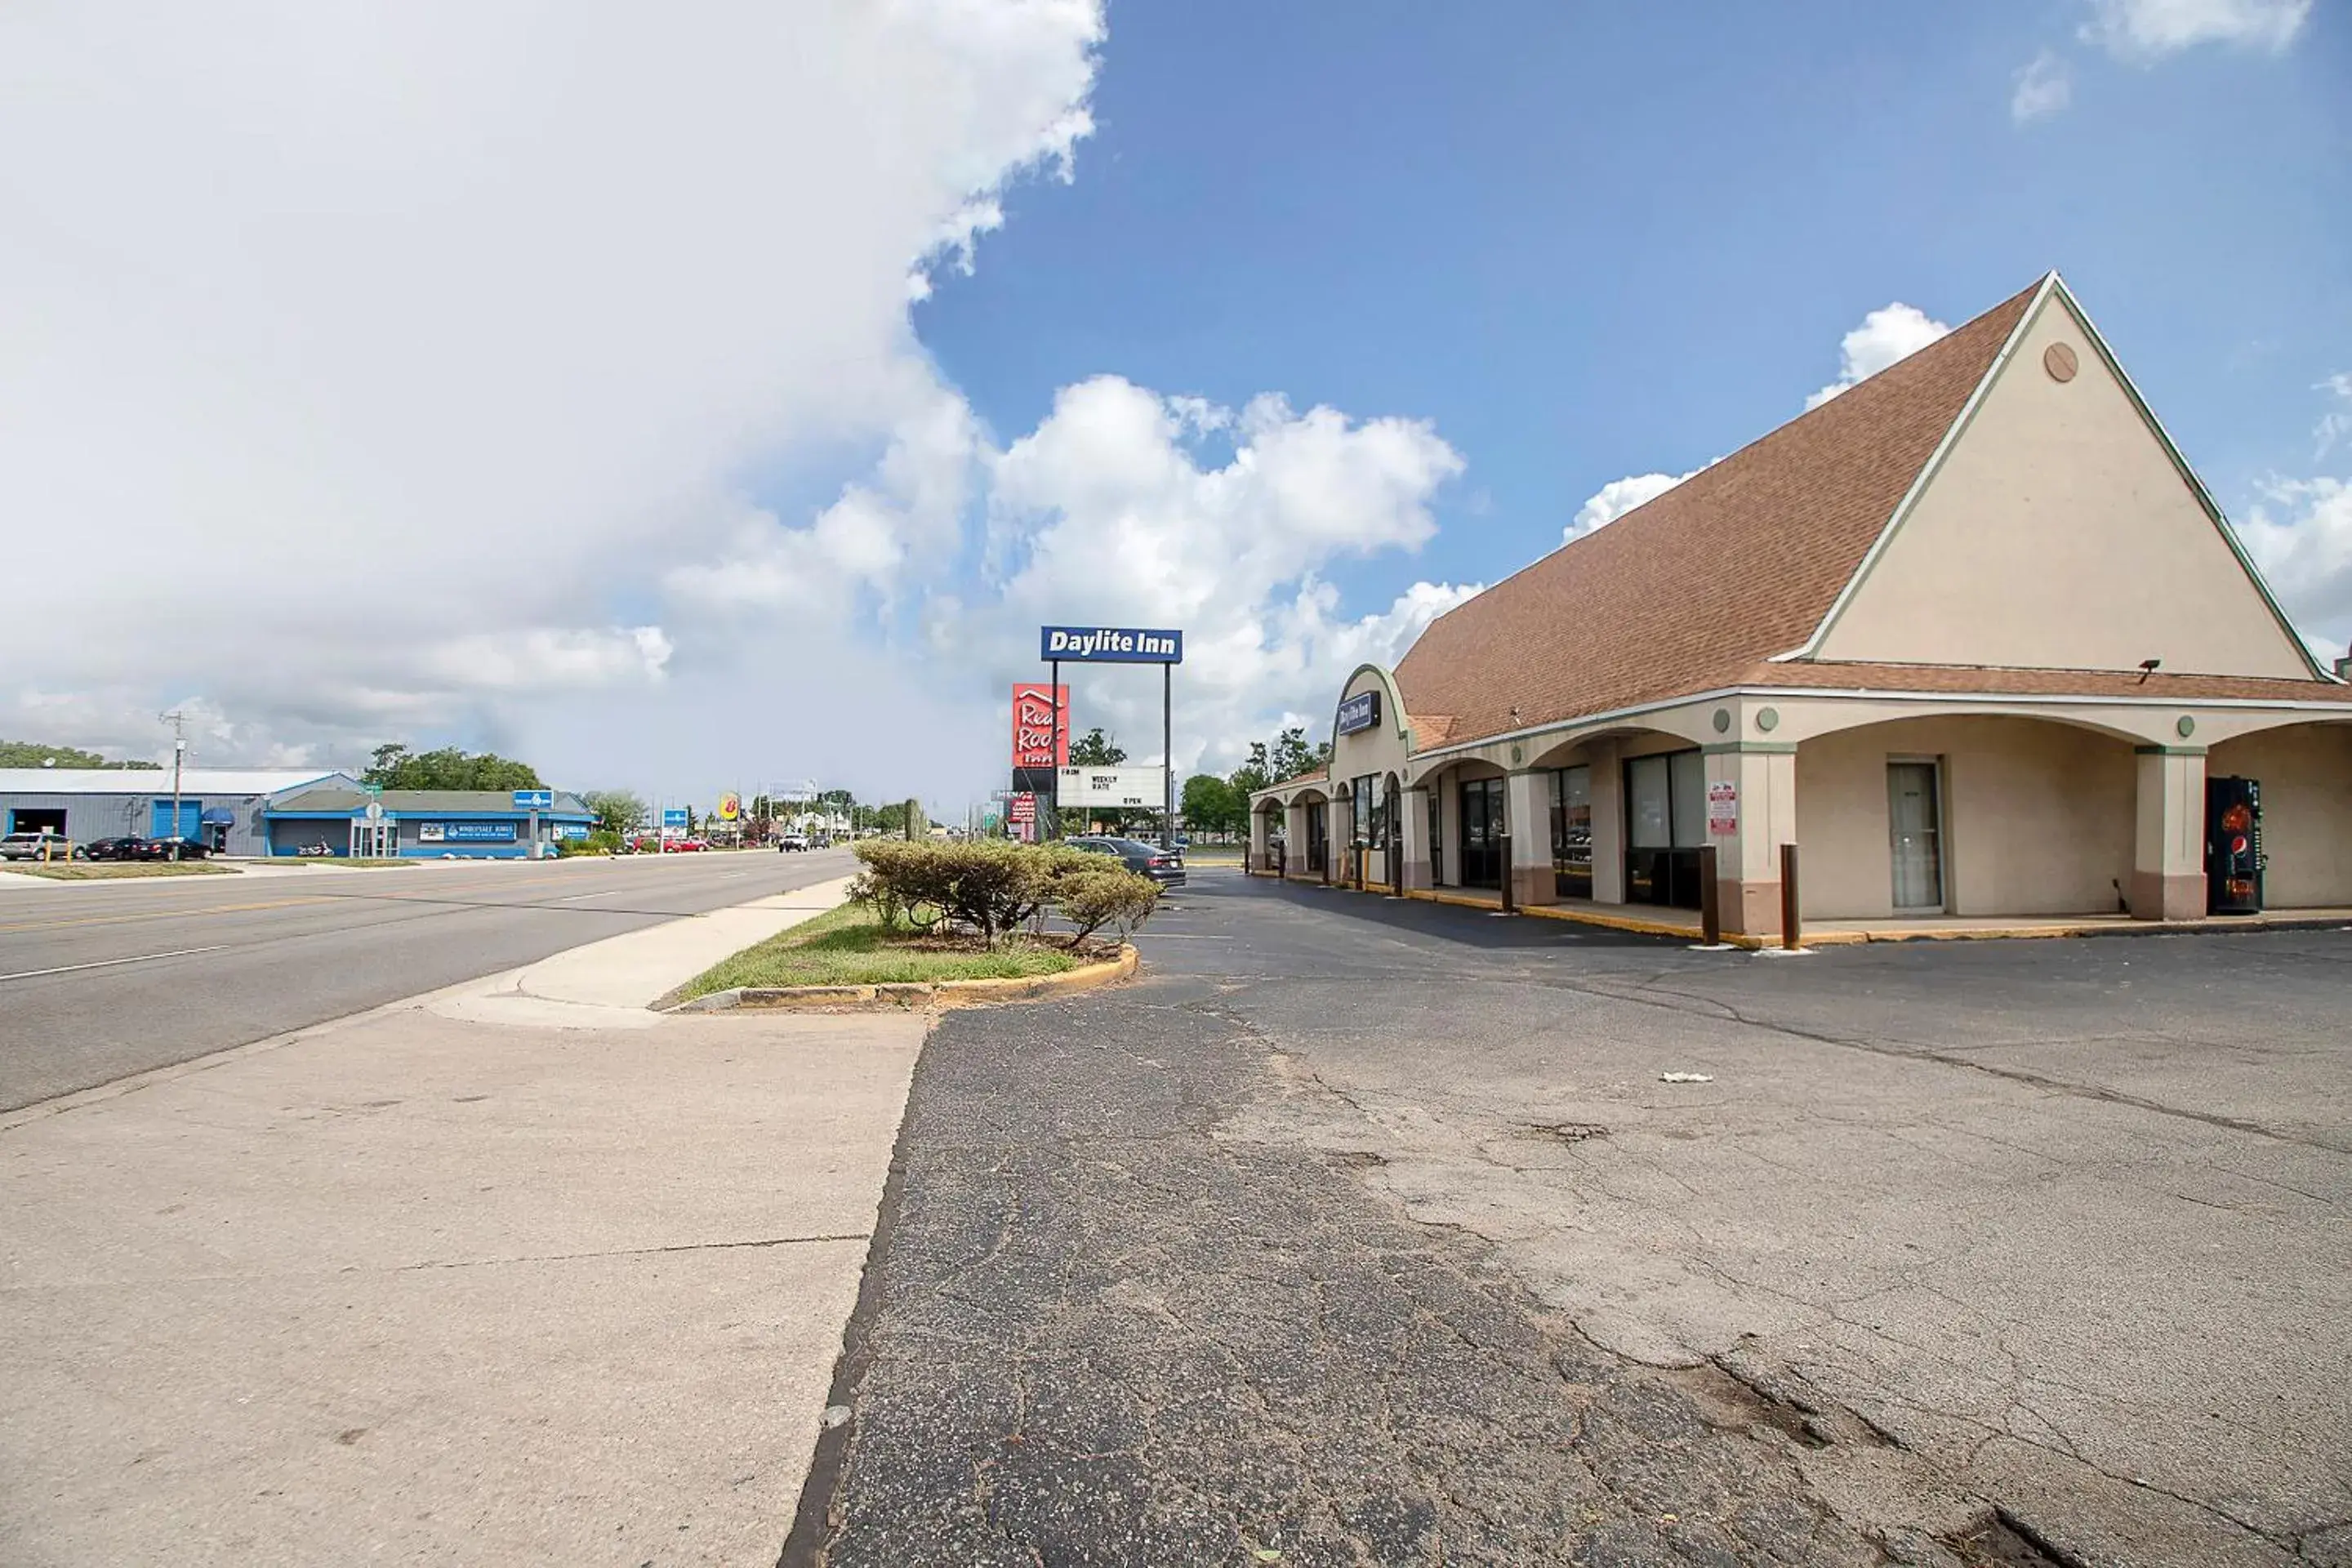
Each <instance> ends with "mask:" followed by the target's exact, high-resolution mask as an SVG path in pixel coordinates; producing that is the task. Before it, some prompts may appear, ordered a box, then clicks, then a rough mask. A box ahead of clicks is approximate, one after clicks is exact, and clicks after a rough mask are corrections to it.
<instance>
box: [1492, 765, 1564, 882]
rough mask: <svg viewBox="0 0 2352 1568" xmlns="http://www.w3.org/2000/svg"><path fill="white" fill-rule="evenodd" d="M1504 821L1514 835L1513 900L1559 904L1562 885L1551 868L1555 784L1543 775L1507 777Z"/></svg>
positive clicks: (1508, 872)
mask: <svg viewBox="0 0 2352 1568" xmlns="http://www.w3.org/2000/svg"><path fill="white" fill-rule="evenodd" d="M1503 822H1504V825H1505V826H1507V828H1508V829H1509V830H1510V835H1511V863H1510V865H1509V867H1508V868H1507V874H1508V875H1509V877H1510V879H1511V898H1512V900H1513V901H1514V902H1516V903H1517V904H1519V905H1520V906H1521V907H1525V906H1527V905H1528V904H1556V903H1558V902H1559V879H1557V878H1556V877H1555V876H1554V875H1553V872H1552V865H1551V785H1550V779H1549V774H1547V773H1510V774H1507V775H1506V776H1505V778H1504V780H1503Z"/></svg>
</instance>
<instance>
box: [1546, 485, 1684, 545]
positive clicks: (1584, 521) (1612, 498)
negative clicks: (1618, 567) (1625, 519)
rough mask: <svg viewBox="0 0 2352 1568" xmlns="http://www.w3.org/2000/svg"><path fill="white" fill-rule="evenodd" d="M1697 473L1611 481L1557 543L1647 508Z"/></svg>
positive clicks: (1589, 500)
mask: <svg viewBox="0 0 2352 1568" xmlns="http://www.w3.org/2000/svg"><path fill="white" fill-rule="evenodd" d="M1696 472H1698V470H1697V469H1696V468H1693V469H1692V470H1691V471H1690V474H1628V475H1627V476H1625V478H1623V479H1612V480H1610V481H1609V482H1608V483H1607V484H1605V485H1603V486H1601V488H1600V489H1597V490H1595V491H1593V492H1592V494H1591V495H1590V496H1588V497H1586V498H1585V501H1584V504H1583V505H1582V506H1580V507H1578V508H1577V509H1576V515H1575V516H1574V517H1572V518H1570V519H1569V522H1568V526H1567V527H1566V528H1564V529H1562V530H1561V531H1560V536H1559V537H1560V542H1562V543H1566V542H1569V541H1570V540H1573V539H1581V538H1583V537H1584V536H1585V535H1586V534H1588V533H1591V531H1593V530H1594V529H1596V528H1604V527H1606V526H1608V525H1609V524H1610V523H1612V522H1614V521H1617V520H1618V519H1619V518H1621V517H1622V516H1624V515H1625V514H1626V513H1627V512H1629V511H1632V510H1633V509H1634V508H1635V507H1638V506H1647V505H1648V504H1649V503H1650V502H1652V501H1654V500H1657V499H1658V498H1659V497H1660V496H1662V495H1664V494H1665V493H1666V492H1667V491H1668V490H1670V489H1674V488H1675V486H1676V485H1678V484H1680V483H1682V482H1683V481H1684V480H1685V479H1689V478H1690V477H1691V474H1695V473H1696Z"/></svg>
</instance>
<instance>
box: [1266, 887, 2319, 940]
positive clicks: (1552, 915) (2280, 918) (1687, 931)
mask: <svg viewBox="0 0 2352 1568" xmlns="http://www.w3.org/2000/svg"><path fill="white" fill-rule="evenodd" d="M1250 875H1252V876H1254V877H1255V876H1264V877H1266V878H1268V879H1271V878H1273V876H1274V873H1273V872H1271V871H1265V872H1258V871H1253V872H1251V873H1250ZM1282 881H1283V883H1284V885H1286V886H1297V887H1309V888H1317V889H1320V888H1322V887H1324V886H1325V884H1324V883H1322V882H1321V881H1319V880H1309V879H1301V878H1297V877H1286V878H1284V879H1282ZM1329 886H1330V887H1331V888H1332V889H1335V890H1337V891H1339V892H1346V893H1352V892H1354V891H1355V890H1356V889H1355V887H1354V885H1353V884H1351V883H1342V882H1333V883H1331V884H1329ZM1366 890H1367V891H1377V890H1380V889H1379V886H1378V885H1377V884H1370V883H1368V884H1366ZM1401 896H1402V897H1404V898H1408V899H1419V900H1423V902H1425V903H1433V904H1450V905H1453V906H1454V907H1456V908H1459V909H1465V910H1486V912H1487V913H1489V914H1499V913H1501V912H1502V909H1501V906H1500V905H1499V904H1498V903H1497V902H1496V900H1492V899H1480V898H1474V897H1472V896H1470V895H1468V894H1464V893H1449V892H1445V891H1443V890H1432V889H1427V888H1411V889H1406V890H1405V892H1404V893H1403V894H1402V895H1401ZM1511 912H1512V913H1514V914H1519V915H1528V916H1532V917H1533V918H1535V919H1537V920H1546V921H1566V922H1568V923H1569V924H1571V925H1589V926H1598V927H1600V928H1601V929H1602V930H1605V931H1630V932H1632V933H1633V934H1634V935H1637V936H1665V937H1677V938H1680V939H1682V940H1684V941H1686V942H1693V941H1696V940H1697V938H1698V935H1699V933H1698V932H1697V931H1696V930H1694V929H1693V928H1691V927H1689V926H1684V925H1673V924H1669V923H1668V922H1666V921H1651V920H1643V919H1642V918H1641V917H1640V916H1638V915H1610V914H1601V913H1599V912H1597V911H1595V910H1584V909H1575V910H1571V909H1568V908H1565V907H1563V906H1560V905H1557V904H1521V905H1519V906H1518V907H1517V909H1515V910H1512V911H1511ZM2346 925H2347V921H2346V920H2345V919H2344V918H2343V917H2342V916H2339V915H2309V916H2302V915H2295V914H2280V915H2275V916H2273V915H2251V916H2242V917H2236V916H2228V915H2224V916H2219V917H2208V918H2207V919H2204V920H2195V921H2131V922H2130V923H2129V924H2117V923H2116V922H2113V921H2101V922H2099V923H2096V924H2074V923H2063V924H2057V925H2032V926H2012V925H2002V924H2000V923H1999V922H1998V921H1989V922H1987V923H1986V924H1984V925H1980V926H1958V927H1945V928H1943V929H1941V930H1932V929H1931V930H1927V931H1888V930H1878V931H1870V930H1864V931H1821V930H1811V929H1809V930H1807V931H1805V933H1804V943H1805V946H1806V947H1807V948H1809V949H1810V948H1816V947H1862V946H1865V945H1869V944H1872V943H1885V942H2032V941H2034V940H2036V939H2038V938H2083V937H2130V936H2226V935H2229V934H2231V933H2232V932H2240V933H2242V932H2246V931H2336V930H2339V929H2343V928H2344V927H2345V926H2346ZM1722 941H1723V943H1724V945H1725V946H1727V947H1736V948H1742V949H1745V950H1746V951H1748V952H1759V951H1761V950H1763V949H1767V948H1772V949H1777V948H1779V947H1780V936H1779V934H1778V933H1776V932H1766V933H1763V934H1761V935H1755V934H1750V933H1748V932H1745V931H1725V932H1724V933H1723V936H1722Z"/></svg>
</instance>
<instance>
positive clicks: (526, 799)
mask: <svg viewBox="0 0 2352 1568" xmlns="http://www.w3.org/2000/svg"><path fill="white" fill-rule="evenodd" d="M514 808H515V809H516V810H517V811H553V810H554V809H555V792H554V791H553V790H551V789H519V790H517V791H515V792H514Z"/></svg>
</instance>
